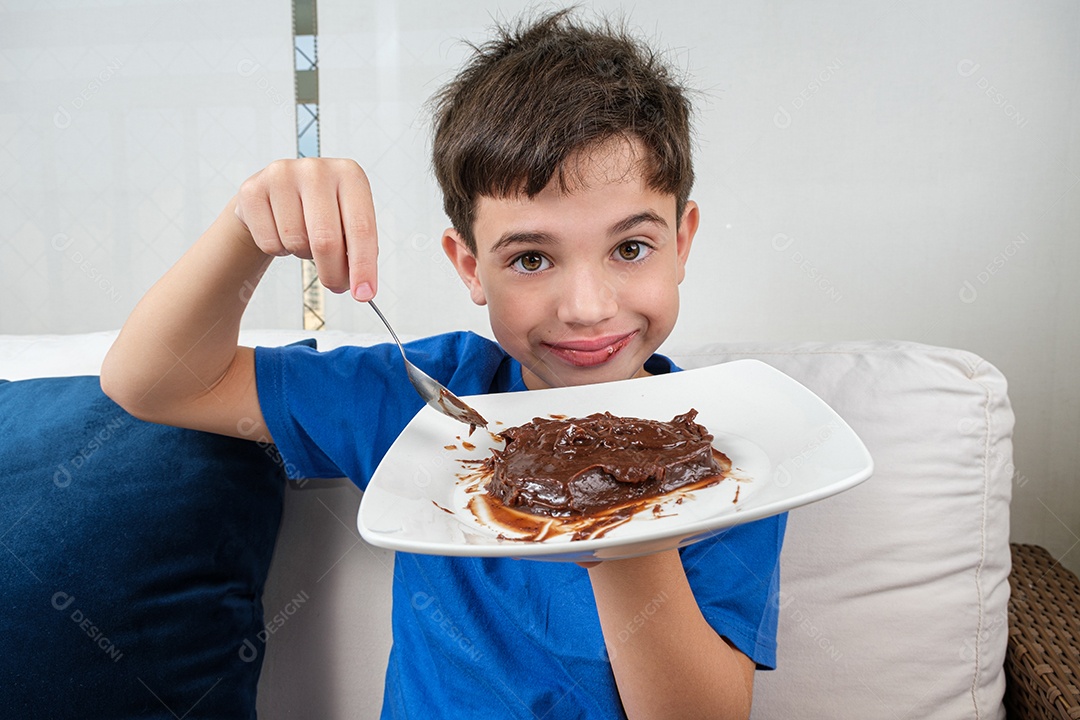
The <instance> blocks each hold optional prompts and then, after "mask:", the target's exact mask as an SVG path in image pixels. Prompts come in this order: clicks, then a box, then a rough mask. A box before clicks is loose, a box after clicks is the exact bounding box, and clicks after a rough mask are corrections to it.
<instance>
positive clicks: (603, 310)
mask: <svg viewBox="0 0 1080 720" xmlns="http://www.w3.org/2000/svg"><path fill="white" fill-rule="evenodd" d="M613 282H614V281H613V280H612V279H610V278H608V277H607V276H606V275H605V274H604V273H602V272H592V271H583V272H576V273H573V274H571V275H568V276H567V277H566V282H565V283H563V284H562V287H560V288H559V290H558V291H559V295H560V297H559V311H558V317H559V320H560V321H561V322H564V323H566V324H567V325H596V324H597V323H600V322H603V321H604V320H607V319H608V318H611V317H614V315H615V314H616V312H618V309H619V303H618V292H617V288H616V287H615V286H614V285H613V284H612V283H613Z"/></svg>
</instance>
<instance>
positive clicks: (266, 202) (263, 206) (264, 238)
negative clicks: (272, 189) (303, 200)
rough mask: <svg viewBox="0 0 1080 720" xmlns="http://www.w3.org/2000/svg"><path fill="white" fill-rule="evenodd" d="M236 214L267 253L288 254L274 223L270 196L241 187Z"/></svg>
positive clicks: (261, 248) (260, 247) (257, 243)
mask: <svg viewBox="0 0 1080 720" xmlns="http://www.w3.org/2000/svg"><path fill="white" fill-rule="evenodd" d="M236 215H237V217H239V218H240V221H241V222H243V223H244V225H246V226H247V229H248V232H249V233H251V238H252V239H253V240H254V241H255V244H256V245H257V246H258V247H259V249H260V250H262V251H263V252H264V253H266V254H267V255H287V254H288V251H286V250H285V247H284V246H283V245H282V244H281V238H279V237H278V231H277V225H275V224H274V212H273V210H271V209H270V198H269V196H268V195H267V194H266V193H265V192H262V191H256V190H248V189H247V188H244V187H241V188H240V194H239V196H238V198H237V204H236Z"/></svg>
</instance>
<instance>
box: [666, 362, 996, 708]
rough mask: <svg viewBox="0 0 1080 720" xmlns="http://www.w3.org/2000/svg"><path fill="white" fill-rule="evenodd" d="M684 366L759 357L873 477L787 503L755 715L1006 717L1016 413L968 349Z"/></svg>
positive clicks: (991, 370)
mask: <svg viewBox="0 0 1080 720" xmlns="http://www.w3.org/2000/svg"><path fill="white" fill-rule="evenodd" d="M670 354H671V355H672V357H673V358H674V359H675V360H676V362H679V363H680V364H681V365H682V366H683V367H687V368H689V367H698V366H702V365H711V364H715V363H717V362H724V361H727V360H735V359H739V358H747V357H750V358H756V359H759V360H762V361H764V362H766V363H768V364H770V365H772V366H774V367H776V368H777V369H779V370H781V371H783V372H785V373H787V374H788V375H790V376H792V377H793V378H795V379H797V380H799V381H800V382H802V383H803V384H804V385H806V386H807V387H809V388H810V389H811V390H813V391H814V392H815V393H817V394H818V395H819V396H820V397H822V398H824V399H825V400H826V401H827V402H828V403H829V404H830V405H831V406H832V407H833V408H834V409H835V410H836V411H837V412H838V413H839V414H840V416H841V417H843V418H844V419H845V420H846V421H847V422H848V423H849V424H850V425H851V427H852V428H853V429H854V430H855V432H856V433H857V434H858V435H859V436H860V437H861V438H862V439H863V441H864V442H865V443H866V445H867V447H868V448H869V450H870V453H871V455H872V456H873V458H874V463H875V471H874V476H873V477H872V478H871V479H870V480H868V481H867V482H865V483H863V484H862V485H859V486H857V487H856V488H854V489H852V490H850V491H848V492H845V493H842V494H840V495H838V496H835V497H833V498H829V499H827V500H824V501H821V502H819V503H816V504H814V505H810V506H807V507H804V508H799V509H796V510H794V511H792V512H791V514H790V516H789V519H788V531H787V537H786V539H785V543H784V551H783V555H782V559H781V588H782V592H781V597H780V605H781V613H780V627H779V638H778V644H779V648H778V659H777V661H778V666H779V667H778V669H777V670H776V671H774V672H771V673H758V675H757V679H756V683H755V685H756V687H755V694H754V695H755V696H754V713H753V717H755V718H834V719H836V718H851V719H852V720H855V719H858V720H865V719H866V718H893V717H896V718H920V720H926V719H930V718H943V719H944V718H949V719H950V720H952V719H954V718H1003V717H1004V716H1005V713H1004V709H1003V706H1002V696H1003V694H1004V690H1005V677H1004V672H1003V669H1002V666H1003V663H1004V659H1005V646H1006V640H1007V629H1008V614H1007V613H1008V609H1007V604H1008V597H1009V585H1008V574H1009V569H1010V556H1009V545H1008V541H1009V499H1010V494H1011V478H1012V473H1013V465H1012V440H1011V438H1012V428H1013V415H1012V411H1011V409H1010V406H1009V402H1008V398H1007V396H1006V384H1005V378H1004V377H1003V376H1002V375H1001V373H1000V372H998V371H997V369H995V368H994V367H993V366H992V365H990V364H989V363H988V362H986V361H985V360H983V359H981V358H979V357H978V356H976V355H973V354H972V353H969V352H963V351H960V350H951V349H946V348H940V347H931V346H927V345H920V344H916V343H908V342H891V341H890V342H886V341H876V342H862V343H856V342H833V343H802V344H791V345H783V346H777V345H760V344H758V345H731V344H727V345H710V346H706V347H698V348H687V349H686V351H685V352H683V351H671V352H670Z"/></svg>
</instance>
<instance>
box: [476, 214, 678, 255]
mask: <svg viewBox="0 0 1080 720" xmlns="http://www.w3.org/2000/svg"><path fill="white" fill-rule="evenodd" d="M643 223H652V224H653V225H659V226H660V227H662V228H666V227H667V226H668V224H667V220H665V219H664V218H663V217H661V216H660V215H658V214H657V213H655V212H653V211H652V210H644V211H642V212H639V213H635V214H633V215H631V216H629V217H626V218H623V219H622V220H620V221H619V222H617V223H615V224H614V225H612V226H611V228H610V229H609V230H608V235H619V234H621V233H624V232H627V231H629V230H632V229H634V228H635V227H637V226H638V225H641V224H643ZM554 242H555V238H554V237H553V236H552V235H551V234H550V233H546V232H540V231H538V230H524V231H521V232H510V233H506V234H505V235H503V236H502V237H500V238H499V239H498V240H497V241H496V242H495V244H494V245H492V246H491V252H493V253H495V252H498V251H499V250H501V249H503V248H504V247H507V246H508V245H518V244H521V245H550V244H551V243H554Z"/></svg>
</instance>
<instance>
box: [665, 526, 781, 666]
mask: <svg viewBox="0 0 1080 720" xmlns="http://www.w3.org/2000/svg"><path fill="white" fill-rule="evenodd" d="M786 527H787V513H782V514H780V515H774V516H772V517H767V518H762V519H761V520H754V521H753V522H748V523H745V524H742V525H736V526H734V527H731V528H728V529H727V530H725V531H723V532H722V533H720V534H719V535H718V536H717V537H715V538H712V539H710V540H705V541H702V542H699V543H695V544H693V545H690V546H688V547H685V548H683V549H682V550H681V551H680V553H681V555H682V561H683V568H684V569H685V570H686V577H687V579H688V580H689V582H690V587H691V589H692V590H693V591H694V597H695V599H696V600H697V602H698V605H699V606H700V607H701V612H702V614H703V615H704V616H705V620H706V621H707V622H708V623H709V625H710V626H712V628H713V629H714V630H716V632H717V633H718V634H720V635H722V636H723V637H726V638H727V639H728V640H730V641H731V642H732V643H734V644H735V646H736V647H737V648H739V650H741V651H742V652H743V653H744V654H745V655H746V656H747V657H749V658H750V659H751V660H753V661H754V662H755V663H756V664H757V667H758V669H760V670H772V669H774V668H775V667H776V628H777V622H778V620H779V611H780V607H779V593H780V549H781V547H782V545H783V542H784V530H785V529H786Z"/></svg>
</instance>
